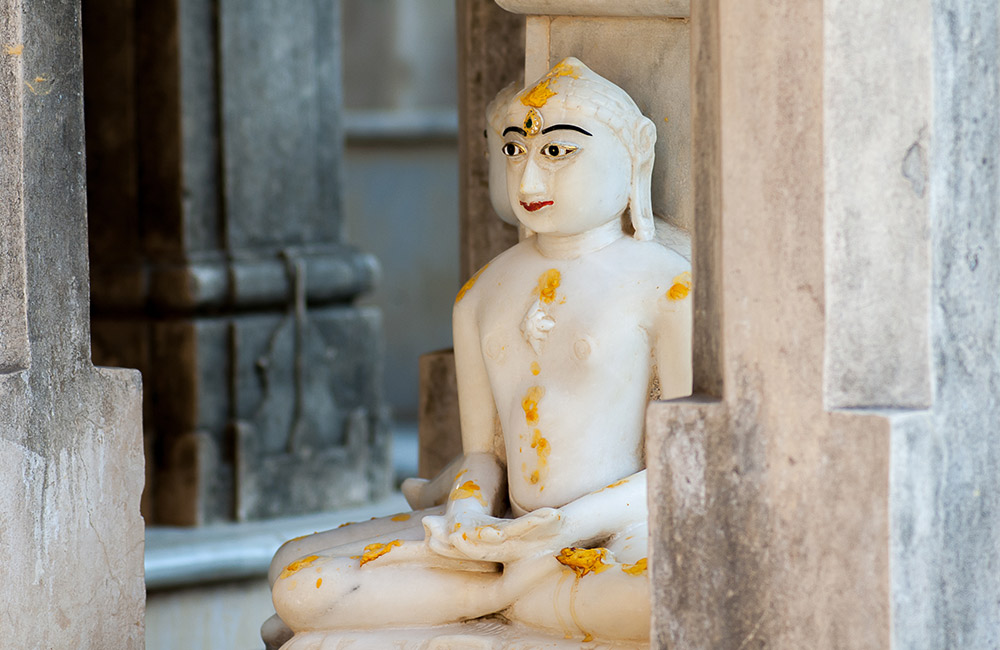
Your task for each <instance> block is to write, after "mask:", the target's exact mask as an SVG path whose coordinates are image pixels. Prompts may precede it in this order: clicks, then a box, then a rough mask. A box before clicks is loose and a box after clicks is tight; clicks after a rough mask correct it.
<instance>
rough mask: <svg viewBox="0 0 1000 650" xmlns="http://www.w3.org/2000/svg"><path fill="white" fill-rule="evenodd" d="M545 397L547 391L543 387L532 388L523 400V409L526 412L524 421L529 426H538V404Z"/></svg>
mask: <svg viewBox="0 0 1000 650" xmlns="http://www.w3.org/2000/svg"><path fill="white" fill-rule="evenodd" d="M543 395H545V389H544V388H542V387H541V386H532V387H531V388H529V389H528V392H527V393H526V394H525V395H524V399H522V400H521V408H522V409H523V410H524V421H525V422H527V423H528V424H532V425H534V424H538V402H539V401H540V400H541V399H542V396H543Z"/></svg>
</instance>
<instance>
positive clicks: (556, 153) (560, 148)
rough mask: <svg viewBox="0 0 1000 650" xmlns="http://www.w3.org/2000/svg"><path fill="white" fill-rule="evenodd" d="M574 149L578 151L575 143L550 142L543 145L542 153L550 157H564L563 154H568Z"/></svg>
mask: <svg viewBox="0 0 1000 650" xmlns="http://www.w3.org/2000/svg"><path fill="white" fill-rule="evenodd" d="M574 151H576V147H574V146H573V145H571V144H558V143H556V142H550V143H549V144H547V145H545V146H544V147H542V155H543V156H548V157H549V158H562V157H563V156H568V155H569V154H571V153H573V152H574Z"/></svg>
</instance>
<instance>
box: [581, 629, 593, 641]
mask: <svg viewBox="0 0 1000 650" xmlns="http://www.w3.org/2000/svg"><path fill="white" fill-rule="evenodd" d="M593 640H594V635H593V634H591V633H590V632H587V636H585V637H583V642H584V643H590V642H591V641H593Z"/></svg>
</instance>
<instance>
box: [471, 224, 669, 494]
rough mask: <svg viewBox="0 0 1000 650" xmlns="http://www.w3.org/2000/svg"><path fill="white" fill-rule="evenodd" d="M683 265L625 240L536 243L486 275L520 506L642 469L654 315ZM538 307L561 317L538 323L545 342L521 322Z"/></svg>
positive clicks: (498, 391)
mask: <svg viewBox="0 0 1000 650" xmlns="http://www.w3.org/2000/svg"><path fill="white" fill-rule="evenodd" d="M679 263H680V264H683V261H682V260H680V258H679V257H677V256H676V255H674V254H672V253H669V252H668V251H666V250H665V249H663V248H661V247H660V246H659V245H658V244H653V243H640V242H636V241H634V240H632V239H627V238H626V239H621V240H619V241H617V242H615V243H614V244H611V245H610V246H608V247H606V248H604V249H601V250H600V251H596V252H593V253H588V254H587V255H585V256H583V257H581V258H577V259H572V260H558V259H549V258H545V257H543V256H542V255H541V254H539V253H538V251H537V250H536V249H535V247H534V245H533V244H532V243H531V241H530V240H529V241H527V242H522V243H521V244H519V245H518V246H516V247H515V248H513V249H511V250H510V251H508V252H507V253H505V254H504V255H501V256H500V257H499V258H497V260H495V261H494V262H493V263H492V264H491V266H490V267H489V268H488V269H487V271H486V272H484V273H483V275H482V277H480V278H479V281H478V284H479V286H477V289H479V291H477V294H479V296H484V295H486V294H488V295H489V298H488V300H483V299H482V298H480V300H481V302H479V304H477V305H476V309H477V314H478V318H477V321H478V323H479V335H480V342H481V346H482V353H483V359H484V361H485V363H486V370H487V374H488V375H489V380H490V385H491V388H492V391H493V397H494V401H495V403H496V407H497V411H498V414H499V418H500V424H501V426H502V428H503V432H504V443H505V447H506V453H507V463H508V481H509V485H510V492H511V496H512V498H513V500H514V501H515V503H516V504H517V505H518V506H520V508H522V509H524V510H534V509H536V508H539V507H543V506H552V507H556V506H561V505H564V504H565V503H567V502H569V501H571V500H573V499H575V498H578V497H580V496H582V495H584V494H586V493H588V492H592V491H594V490H597V489H600V488H601V487H603V486H605V485H608V484H610V483H613V482H614V481H617V480H619V479H621V478H624V477H625V476H628V475H630V474H633V473H635V472H636V471H639V470H640V469H642V467H643V460H642V444H643V422H644V414H645V406H646V403H647V400H648V394H649V383H650V378H651V374H652V369H653V358H652V350H653V345H654V344H655V337H656V331H655V324H656V312H657V309H660V308H663V307H664V305H663V304H662V300H665V298H664V294H665V292H666V291H667V289H668V288H669V286H670V283H671V278H672V277H673V276H672V275H671V274H672V273H673V272H674V271H676V269H677V267H678V264H679ZM553 271H557V272H558V275H556V276H555V277H556V278H557V279H558V285H557V286H554V283H553V282H552V279H553V275H554V274H553ZM539 309H540V310H541V311H542V314H541V317H542V318H547V319H551V321H552V322H553V324H552V326H551V329H548V331H545V332H541V331H539V330H538V329H536V336H538V337H540V338H541V340H540V342H539V343H538V345H537V347H538V349H537V351H536V350H535V349H533V347H532V346H531V345H530V344H529V342H528V341H527V340H526V337H525V335H524V333H523V331H522V329H523V328H524V326H525V322H526V318H525V317H526V314H529V313H530V312H532V311H536V312H537V311H538V310H539ZM535 316H536V320H537V319H538V318H539V314H537V313H536V314H535ZM530 328H531V327H530V325H529V326H528V329H530Z"/></svg>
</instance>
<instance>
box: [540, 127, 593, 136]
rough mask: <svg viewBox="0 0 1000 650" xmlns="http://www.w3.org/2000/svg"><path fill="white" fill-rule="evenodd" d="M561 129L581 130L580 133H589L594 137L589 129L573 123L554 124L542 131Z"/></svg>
mask: <svg viewBox="0 0 1000 650" xmlns="http://www.w3.org/2000/svg"><path fill="white" fill-rule="evenodd" d="M559 129H563V130H565V131H579V132H580V133H582V134H584V135H589V136H590V137H594V134H593V133H589V132H587V131H584V130H583V129H581V128H580V127H578V126H574V125H572V124H553V125H552V126H550V127H547V128H544V129H542V133H549V132H550V131H558V130H559Z"/></svg>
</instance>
